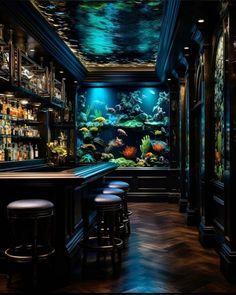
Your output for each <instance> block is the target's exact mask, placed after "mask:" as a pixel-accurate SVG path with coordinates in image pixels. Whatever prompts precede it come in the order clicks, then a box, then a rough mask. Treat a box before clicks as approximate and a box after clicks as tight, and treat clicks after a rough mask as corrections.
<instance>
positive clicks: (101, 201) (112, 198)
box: [94, 194, 121, 205]
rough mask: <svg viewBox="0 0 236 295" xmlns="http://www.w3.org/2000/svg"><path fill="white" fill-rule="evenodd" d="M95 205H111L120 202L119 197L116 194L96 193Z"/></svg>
mask: <svg viewBox="0 0 236 295" xmlns="http://www.w3.org/2000/svg"><path fill="white" fill-rule="evenodd" d="M94 202H95V205H111V204H117V203H120V202H121V198H120V197H118V196H116V195H108V194H98V195H97V196H96V197H95V199H94Z"/></svg>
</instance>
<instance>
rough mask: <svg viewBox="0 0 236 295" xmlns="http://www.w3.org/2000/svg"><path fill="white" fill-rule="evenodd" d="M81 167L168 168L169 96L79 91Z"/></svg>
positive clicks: (130, 90) (133, 90) (134, 90)
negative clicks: (107, 163)
mask: <svg viewBox="0 0 236 295" xmlns="http://www.w3.org/2000/svg"><path fill="white" fill-rule="evenodd" d="M77 106H78V112H77V118H76V128H77V157H78V161H79V162H80V163H95V162H101V161H111V162H114V163H117V164H118V165H119V166H120V167H163V166H168V165H169V150H170V149H169V93H168V91H166V90H164V91H163V90H159V89H158V88H150V87H142V88H131V87H129V88H119V89H117V88H110V87H109V88H101V87H98V88H81V89H80V91H79V93H78V96H77Z"/></svg>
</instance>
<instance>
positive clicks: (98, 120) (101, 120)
mask: <svg viewBox="0 0 236 295" xmlns="http://www.w3.org/2000/svg"><path fill="white" fill-rule="evenodd" d="M94 121H95V122H99V123H105V122H106V121H107V120H106V119H105V118H104V117H97V118H95V119H94Z"/></svg>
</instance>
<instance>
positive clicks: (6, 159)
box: [4, 144, 10, 161]
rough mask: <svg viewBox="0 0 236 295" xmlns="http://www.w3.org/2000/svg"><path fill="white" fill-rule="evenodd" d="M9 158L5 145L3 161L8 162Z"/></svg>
mask: <svg viewBox="0 0 236 295" xmlns="http://www.w3.org/2000/svg"><path fill="white" fill-rule="evenodd" d="M9 157H10V155H9V150H8V146H7V144H5V148H4V160H5V161H9Z"/></svg>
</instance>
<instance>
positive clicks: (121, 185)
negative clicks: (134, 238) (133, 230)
mask: <svg viewBox="0 0 236 295" xmlns="http://www.w3.org/2000/svg"><path fill="white" fill-rule="evenodd" d="M104 186H105V187H109V188H119V189H123V190H124V191H125V195H124V197H123V205H124V214H125V216H126V217H127V218H129V216H130V215H131V214H132V212H131V211H130V210H128V204H127V192H128V190H129V184H128V183H127V182H125V181H118V180H114V181H108V182H105V183H104ZM129 233H130V232H129Z"/></svg>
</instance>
